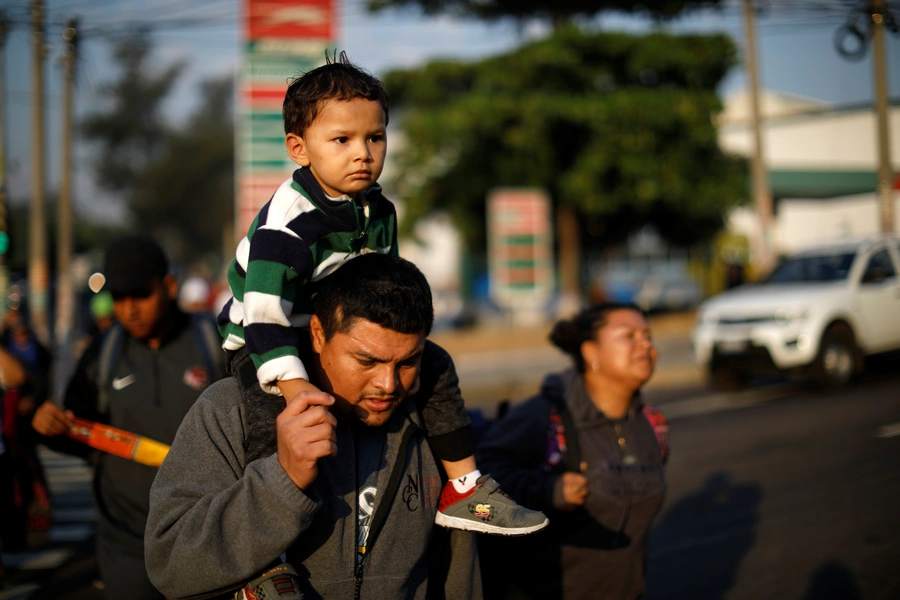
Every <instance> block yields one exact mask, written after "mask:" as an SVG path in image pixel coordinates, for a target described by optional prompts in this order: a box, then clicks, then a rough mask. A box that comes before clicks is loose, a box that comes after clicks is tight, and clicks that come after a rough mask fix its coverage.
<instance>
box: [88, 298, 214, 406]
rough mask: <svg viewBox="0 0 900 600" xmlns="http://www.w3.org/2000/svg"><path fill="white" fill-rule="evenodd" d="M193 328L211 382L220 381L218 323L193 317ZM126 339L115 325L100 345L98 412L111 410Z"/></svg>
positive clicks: (123, 332)
mask: <svg viewBox="0 0 900 600" xmlns="http://www.w3.org/2000/svg"><path fill="white" fill-rule="evenodd" d="M190 317H191V328H192V329H193V330H194V336H195V338H196V340H197V347H198V348H199V349H200V353H201V354H202V355H203V363H204V366H205V367H206V372H207V373H208V374H209V381H210V383H211V382H213V381H217V380H218V379H221V378H222V377H223V376H224V375H225V373H224V372H223V371H222V368H221V367H220V366H219V365H220V361H218V360H216V355H217V354H219V353H221V352H222V338H221V337H220V336H219V329H218V328H217V327H216V322H215V320H213V318H212V317H211V316H209V315H206V314H202V313H193V314H191V316H190ZM124 340H125V329H124V328H123V327H122V326H121V325H120V324H119V323H116V324H115V325H113V326H112V327H110V328H109V329H107V330H106V333H104V334H103V339H102V340H101V342H100V357H99V359H98V361H97V410H99V411H100V412H101V413H103V414H106V413H107V412H108V411H109V389H110V387H111V386H112V380H113V373H115V371H116V366H118V364H119V359H120V358H121V357H122V344H123V342H124Z"/></svg>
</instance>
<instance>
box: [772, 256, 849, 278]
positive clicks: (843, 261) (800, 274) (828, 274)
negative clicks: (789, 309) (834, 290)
mask: <svg viewBox="0 0 900 600" xmlns="http://www.w3.org/2000/svg"><path fill="white" fill-rule="evenodd" d="M855 257H856V253H854V252H851V253H849V254H829V255H825V256H797V257H793V258H788V259H785V260H784V261H783V262H782V263H781V264H779V265H778V266H777V267H775V270H774V271H772V272H771V273H770V274H769V276H768V277H767V278H766V282H768V283H797V282H801V281H841V280H844V279H847V275H849V273H850V265H852V264H853V259H854V258H855Z"/></svg>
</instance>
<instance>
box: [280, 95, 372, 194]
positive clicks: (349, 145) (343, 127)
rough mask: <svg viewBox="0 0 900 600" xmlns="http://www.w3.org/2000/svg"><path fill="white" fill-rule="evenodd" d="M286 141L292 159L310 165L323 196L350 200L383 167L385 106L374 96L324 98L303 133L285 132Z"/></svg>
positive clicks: (300, 163) (302, 164)
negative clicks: (317, 111)
mask: <svg viewBox="0 0 900 600" xmlns="http://www.w3.org/2000/svg"><path fill="white" fill-rule="evenodd" d="M285 145H286V146H287V150H288V154H289V155H290V157H291V160H293V161H294V162H295V163H297V164H298V165H300V166H301V167H309V169H310V171H312V174H313V175H314V176H315V178H316V180H317V181H318V182H319V184H320V185H321V186H322V189H324V190H325V193H326V194H328V195H329V196H331V197H333V198H336V197H339V196H342V195H344V194H346V195H348V196H350V197H351V198H354V199H355V198H356V195H357V194H358V193H359V192H361V191H363V190H364V189H366V188H367V187H369V186H370V185H372V184H373V183H375V182H376V181H377V180H378V177H379V176H380V175H381V171H382V169H383V168H384V159H385V155H386V154H387V132H386V130H385V123H384V110H383V109H382V108H381V104H379V103H378V102H375V101H374V100H365V99H362V98H355V99H353V100H325V101H324V102H323V103H322V106H321V107H320V108H319V114H318V115H316V118H315V119H314V120H313V122H312V123H311V124H310V125H309V127H307V128H306V131H304V132H303V135H302V136H299V135H296V134H293V133H289V134H288V135H287V137H286V139H285Z"/></svg>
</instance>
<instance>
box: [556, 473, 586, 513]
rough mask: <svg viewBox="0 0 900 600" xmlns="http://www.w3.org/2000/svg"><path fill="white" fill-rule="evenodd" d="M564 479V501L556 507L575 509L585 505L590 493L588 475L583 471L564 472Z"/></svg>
mask: <svg viewBox="0 0 900 600" xmlns="http://www.w3.org/2000/svg"><path fill="white" fill-rule="evenodd" d="M560 479H561V480H562V493H563V503H562V504H561V505H557V506H555V507H554V508H556V509H558V510H575V509H576V508H578V507H579V506H584V501H585V498H587V494H588V485H587V484H588V480H587V477H585V476H584V475H582V474H581V473H563V474H562V476H561V477H560Z"/></svg>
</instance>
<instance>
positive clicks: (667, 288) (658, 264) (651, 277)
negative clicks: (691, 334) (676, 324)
mask: <svg viewBox="0 0 900 600" xmlns="http://www.w3.org/2000/svg"><path fill="white" fill-rule="evenodd" d="M597 279H598V283H599V285H600V287H601V288H602V289H603V290H604V291H605V295H606V296H607V297H608V298H609V299H610V300H613V301H616V302H632V303H634V304H636V305H638V306H639V307H640V308H641V310H643V311H645V312H658V311H667V310H685V309H688V308H693V307H695V306H697V304H698V303H699V302H700V300H701V298H702V293H701V290H700V285H699V284H698V283H697V282H696V281H694V279H692V278H691V276H690V274H689V273H688V271H687V265H686V263H684V262H681V261H665V260H658V261H648V262H638V261H634V262H631V263H624V262H623V263H612V264H610V265H609V266H608V267H607V268H606V269H604V270H603V271H602V272H600V273H599V275H598V277H597Z"/></svg>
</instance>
